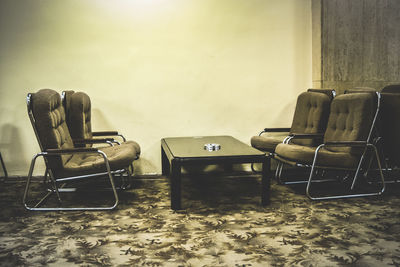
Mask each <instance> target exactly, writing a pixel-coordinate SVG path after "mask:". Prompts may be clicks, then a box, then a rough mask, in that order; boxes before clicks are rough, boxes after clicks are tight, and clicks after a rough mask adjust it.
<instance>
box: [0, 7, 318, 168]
mask: <svg viewBox="0 0 400 267" xmlns="http://www.w3.org/2000/svg"><path fill="white" fill-rule="evenodd" d="M0 36H1V37H0V38H1V42H0V149H1V152H2V154H3V157H4V159H5V161H6V164H7V167H8V169H9V172H10V174H11V175H26V174H27V172H28V167H29V162H30V159H31V158H32V156H33V154H34V153H36V152H38V151H39V147H38V145H37V143H36V140H35V139H34V135H33V131H32V128H31V125H30V122H29V120H28V117H27V113H26V106H25V97H26V94H27V93H28V92H31V91H36V90H38V89H40V88H53V89H56V90H58V91H60V92H61V91H62V90H66V89H74V90H81V91H85V92H86V93H87V94H89V95H90V97H91V99H92V107H93V120H94V121H93V128H94V130H112V129H118V130H119V131H120V132H122V133H124V134H125V135H126V137H128V139H132V140H136V141H137V142H139V143H140V145H141V147H142V159H141V160H140V162H138V164H137V165H136V167H137V173H138V174H150V173H160V172H161V166H160V139H161V138H162V137H168V136H191V135H222V134H229V135H233V136H235V137H237V138H238V139H240V140H242V141H244V142H246V143H249V140H250V137H251V136H252V135H254V134H256V133H258V131H259V130H261V129H262V128H264V127H266V126H269V127H275V126H276V127H278V126H288V125H290V123H291V117H292V114H293V110H294V103H295V99H296V97H297V95H298V94H299V92H301V91H303V90H305V89H307V88H308V87H310V86H311V83H312V78H311V0H217V1H216V0H201V1H200V0H118V1H109V0H85V1H82V0H69V1H64V0H29V1H28V0H26V1H22V0H19V1H16V0H2V1H0Z"/></svg>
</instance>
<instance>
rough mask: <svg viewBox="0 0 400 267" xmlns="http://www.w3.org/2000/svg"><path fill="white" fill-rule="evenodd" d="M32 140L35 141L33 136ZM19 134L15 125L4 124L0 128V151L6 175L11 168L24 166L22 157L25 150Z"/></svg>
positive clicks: (25, 160) (24, 160) (26, 160)
mask: <svg viewBox="0 0 400 267" xmlns="http://www.w3.org/2000/svg"><path fill="white" fill-rule="evenodd" d="M32 142H36V139H35V137H34V136H33V138H32ZM22 143H23V142H22V139H21V134H20V132H19V130H18V128H17V127H15V126H14V125H12V124H4V125H3V126H2V127H1V129H0V151H1V154H2V156H3V160H4V162H5V165H6V168H7V171H8V175H10V173H11V174H12V171H13V170H23V169H25V168H26V166H25V162H28V159H27V158H24V155H25V151H24V147H23V146H22ZM27 171H28V170H27Z"/></svg>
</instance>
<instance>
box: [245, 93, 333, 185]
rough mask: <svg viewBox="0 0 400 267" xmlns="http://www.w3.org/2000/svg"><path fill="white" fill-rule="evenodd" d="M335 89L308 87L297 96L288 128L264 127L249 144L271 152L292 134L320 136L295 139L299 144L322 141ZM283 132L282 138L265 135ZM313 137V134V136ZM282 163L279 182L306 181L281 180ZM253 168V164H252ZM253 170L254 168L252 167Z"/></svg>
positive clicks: (281, 164)
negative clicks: (317, 137)
mask: <svg viewBox="0 0 400 267" xmlns="http://www.w3.org/2000/svg"><path fill="white" fill-rule="evenodd" d="M334 96H335V91H334V90H332V89H308V90H307V92H303V93H301V94H300V95H299V96H298V98H297V103H296V108H295V112H294V116H293V121H292V126H291V127H290V128H265V129H264V130H263V131H261V132H260V134H259V135H258V136H253V137H252V138H251V141H250V142H251V145H252V146H253V147H254V148H257V149H259V150H261V151H264V152H268V153H271V154H273V153H274V152H275V148H276V146H277V145H278V144H281V143H286V142H287V141H288V140H290V139H291V138H292V137H291V136H292V135H293V134H308V135H310V134H313V135H316V136H319V137H320V140H317V139H316V138H310V137H309V138H308V139H296V140H293V143H296V144H301V145H308V146H310V145H315V144H317V143H318V142H319V143H320V142H321V141H322V134H323V132H324V131H325V128H326V123H327V120H328V114H329V107H330V103H331V101H332V99H333V98H334ZM277 132H284V133H287V136H286V137H284V139H282V138H277V137H271V136H267V135H266V134H268V133H277ZM314 137H315V136H314ZM283 167H284V164H283V162H278V165H277V169H276V178H277V180H278V182H279V183H281V184H291V183H297V182H301V183H304V182H306V181H282V171H283ZM252 168H253V166H252ZM253 170H254V168H253Z"/></svg>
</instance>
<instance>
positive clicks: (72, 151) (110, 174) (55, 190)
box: [22, 93, 130, 211]
mask: <svg viewBox="0 0 400 267" xmlns="http://www.w3.org/2000/svg"><path fill="white" fill-rule="evenodd" d="M31 97H32V94H30V93H29V94H28V95H27V98H26V102H27V110H28V115H29V119H30V121H31V124H32V128H33V130H34V133H35V136H36V139H37V141H38V144H39V147H40V150H41V151H42V152H39V153H37V154H35V155H34V157H33V158H32V160H31V164H30V168H29V173H28V177H27V182H26V186H25V191H24V196H23V201H22V202H23V205H24V206H25V208H26V209H27V210H32V211H78V210H87V211H91V210H111V209H114V208H115V207H116V206H117V205H118V203H119V198H118V194H117V188H116V187H115V183H114V175H122V174H123V173H128V176H130V172H129V170H127V169H121V170H116V171H111V169H110V163H109V160H108V158H107V155H106V154H105V153H104V152H103V151H101V150H100V149H97V148H73V149H47V150H44V149H43V145H42V143H41V141H40V138H39V135H38V132H37V129H36V126H35V121H36V119H35V117H34V115H33V111H32V107H31ZM75 153H96V154H100V155H101V156H102V157H103V159H104V164H105V166H106V170H107V172H100V173H93V174H87V175H79V176H71V177H62V178H56V177H55V175H54V173H53V171H52V169H51V168H50V167H49V163H48V157H52V156H60V155H63V154H75ZM38 157H43V159H44V162H45V165H46V171H45V175H44V182H46V181H47V177H48V178H49V181H50V182H51V184H52V187H53V188H51V189H50V188H49V189H48V193H47V194H46V195H45V196H44V197H42V198H41V199H40V200H39V201H38V202H37V203H36V204H35V205H34V206H33V207H32V206H29V204H27V198H28V193H29V187H30V183H31V179H32V174H33V170H34V167H35V163H36V159H37V158H38ZM105 175H107V176H108V178H109V180H110V184H111V189H112V192H113V196H114V204H113V205H111V206H97V207H55V208H53V207H48V208H46V207H40V206H41V205H42V204H43V203H44V202H45V200H47V199H48V197H49V196H51V195H52V194H53V193H56V195H57V199H58V202H59V203H60V204H62V200H61V196H60V193H61V192H66V193H68V192H74V191H75V190H76V189H75V188H65V185H66V182H68V181H73V180H81V179H85V178H92V177H100V176H105ZM61 182H62V183H63V184H62V185H61V186H57V183H61Z"/></svg>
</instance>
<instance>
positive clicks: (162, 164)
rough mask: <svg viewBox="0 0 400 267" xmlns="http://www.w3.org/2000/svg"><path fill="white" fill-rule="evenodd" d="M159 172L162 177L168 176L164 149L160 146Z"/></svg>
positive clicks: (168, 169) (168, 166) (168, 168)
mask: <svg viewBox="0 0 400 267" xmlns="http://www.w3.org/2000/svg"><path fill="white" fill-rule="evenodd" d="M161 170H162V174H163V175H165V176H168V175H169V171H170V164H169V160H168V158H167V155H166V154H165V151H164V148H163V147H162V146H161Z"/></svg>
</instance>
